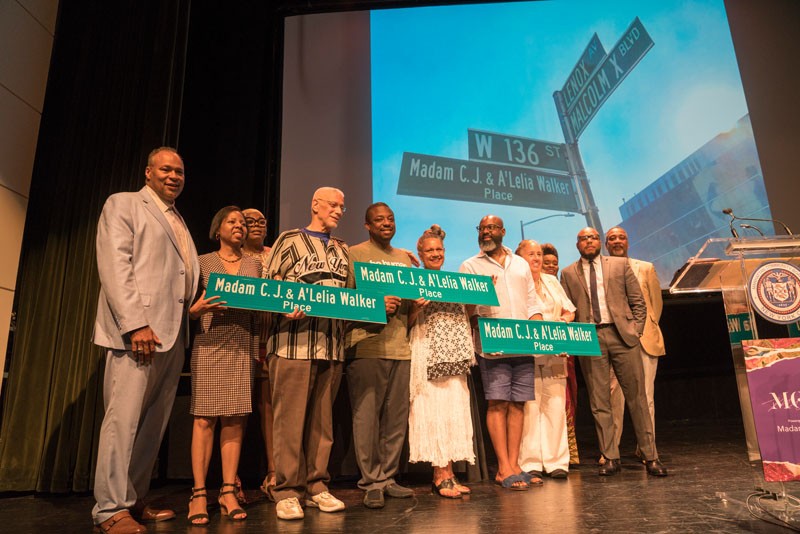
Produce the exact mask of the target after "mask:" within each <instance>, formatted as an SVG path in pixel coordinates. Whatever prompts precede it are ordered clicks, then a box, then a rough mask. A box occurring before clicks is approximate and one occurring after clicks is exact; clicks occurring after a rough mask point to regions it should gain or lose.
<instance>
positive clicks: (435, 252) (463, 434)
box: [408, 225, 475, 499]
mask: <svg viewBox="0 0 800 534" xmlns="http://www.w3.org/2000/svg"><path fill="white" fill-rule="evenodd" d="M443 240H444V231H442V229H441V228H439V226H437V225H433V226H431V228H430V229H429V230H426V231H425V233H423V234H422V237H420V238H419V241H418V242H417V251H418V252H419V257H420V259H421V260H422V263H423V265H424V267H425V269H431V270H437V271H438V270H440V269H441V268H442V264H443V263H444V245H443ZM409 325H410V326H412V329H411V335H410V339H411V381H410V393H411V409H410V412H409V429H408V441H409V447H410V461H411V462H431V464H432V465H433V491H434V492H435V493H437V494H438V495H440V496H442V497H446V498H450V499H458V498H460V497H461V495H462V494H468V493H469V492H470V490H469V488H467V487H466V486H463V485H461V484H460V483H459V482H458V479H456V476H455V474H454V473H453V462H456V461H461V460H466V461H467V462H469V463H470V464H474V463H475V452H474V449H473V446H472V417H471V414H470V399H469V389H468V387H467V374H468V373H469V367H470V364H471V363H472V360H473V358H474V356H473V346H472V332H471V330H470V326H469V320H468V319H467V315H466V312H465V310H464V305H463V304H458V303H452V302H436V301H429V300H425V299H418V300H417V301H416V302H415V305H414V307H413V309H412V311H411V314H410V316H409Z"/></svg>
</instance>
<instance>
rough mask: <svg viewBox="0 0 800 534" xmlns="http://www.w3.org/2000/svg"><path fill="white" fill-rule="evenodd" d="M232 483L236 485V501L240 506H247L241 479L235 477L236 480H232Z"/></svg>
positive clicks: (237, 476)
mask: <svg viewBox="0 0 800 534" xmlns="http://www.w3.org/2000/svg"><path fill="white" fill-rule="evenodd" d="M233 483H234V484H236V500H237V501H239V504H240V505H241V506H244V505H245V504H247V495H245V493H244V489H243V488H242V479H240V478H239V475H236V480H234V481H233Z"/></svg>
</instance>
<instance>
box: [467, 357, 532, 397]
mask: <svg viewBox="0 0 800 534" xmlns="http://www.w3.org/2000/svg"><path fill="white" fill-rule="evenodd" d="M478 365H479V366H480V368H481V379H482V380H483V392H484V396H485V397H486V400H501V401H511V402H526V401H532V400H534V398H535V395H534V385H533V376H534V364H533V358H532V357H526V356H522V357H515V358H497V359H495V358H492V359H487V358H483V357H481V356H479V357H478Z"/></svg>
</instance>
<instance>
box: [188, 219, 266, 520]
mask: <svg viewBox="0 0 800 534" xmlns="http://www.w3.org/2000/svg"><path fill="white" fill-rule="evenodd" d="M246 235H247V227H246V225H245V220H244V216H243V215H242V212H241V210H240V209H239V208H238V207H236V206H227V207H225V208H222V209H221V210H220V211H218V212H217V214H216V215H215V216H214V219H213V221H212V223H211V232H210V237H211V238H212V239H213V240H215V241H219V245H220V248H219V250H218V251H217V252H212V253H210V254H205V255H203V256H200V258H199V259H200V284H201V287H200V291H201V292H202V294H201V295H200V296H199V297H198V299H197V300H196V301H195V303H194V304H193V305H192V307H191V308H190V310H189V315H190V317H191V318H192V319H199V324H198V325H197V329H196V332H195V337H194V341H193V344H192V362H191V368H192V402H191V410H190V411H191V414H192V415H193V416H194V422H193V428H192V474H193V476H194V488H192V492H193V497H192V500H191V501H190V503H189V521H190V522H191V523H193V524H196V525H203V524H207V523H208V520H209V519H208V513H207V511H206V504H207V503H206V501H207V497H206V493H205V478H206V474H207V473H208V464H209V461H210V460H211V452H212V450H213V446H214V428H215V426H216V424H217V421H218V420H219V421H220V423H221V429H220V454H221V457H222V479H223V485H222V489H221V490H220V496H219V504H220V510H221V512H222V513H223V514H224V515H229V516H230V518H231V519H233V520H241V519H245V518H246V517H247V514H246V513H245V512H244V510H242V509H241V508H239V506H238V502H237V500H236V495H235V493H234V487H235V484H234V480H235V478H236V471H237V468H238V465H239V455H240V453H241V446H242V437H243V435H244V429H245V424H246V422H247V416H248V414H249V413H250V412H251V411H252V404H251V390H252V383H253V363H254V361H255V359H256V358H257V357H258V332H259V329H260V314H259V313H256V312H250V311H246V310H238V309H232V308H226V307H225V306H224V305H222V304H220V303H219V302H217V301H218V298H217V297H211V298H208V299H207V298H206V297H205V288H206V287H207V286H208V279H209V275H210V274H211V273H215V272H216V273H227V274H235V275H239V276H250V277H256V278H260V277H261V264H260V263H259V262H258V261H257V260H255V259H253V258H251V257H249V256H247V255H244V254H242V243H244V240H245V236H246Z"/></svg>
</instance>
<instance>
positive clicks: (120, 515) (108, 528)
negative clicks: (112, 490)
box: [93, 510, 147, 534]
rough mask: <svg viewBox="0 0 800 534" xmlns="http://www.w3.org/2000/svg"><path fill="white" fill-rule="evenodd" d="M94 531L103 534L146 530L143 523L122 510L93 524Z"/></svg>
mask: <svg viewBox="0 0 800 534" xmlns="http://www.w3.org/2000/svg"><path fill="white" fill-rule="evenodd" d="M93 531H94V532H99V533H105V534H140V533H141V532H147V529H146V528H145V527H144V525H140V524H139V523H137V522H136V521H135V520H134V519H133V518H132V517H131V514H130V512H128V511H127V510H123V511H121V512H117V513H116V514H114V515H112V516H111V517H110V518H108V519H106V520H105V521H103V522H102V523H100V524H99V525H95V526H94V530H93Z"/></svg>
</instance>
